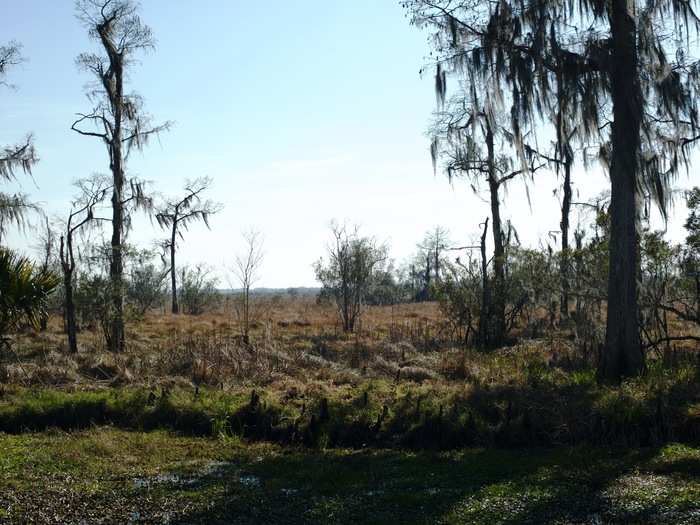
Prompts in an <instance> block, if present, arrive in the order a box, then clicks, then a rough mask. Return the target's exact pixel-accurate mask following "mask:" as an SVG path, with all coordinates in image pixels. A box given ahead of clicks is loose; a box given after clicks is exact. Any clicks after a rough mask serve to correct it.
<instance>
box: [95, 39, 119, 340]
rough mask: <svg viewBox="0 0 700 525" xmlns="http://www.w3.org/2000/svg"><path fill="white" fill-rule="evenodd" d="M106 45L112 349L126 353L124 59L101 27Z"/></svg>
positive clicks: (103, 43) (105, 86) (104, 44)
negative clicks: (109, 76) (110, 126)
mask: <svg viewBox="0 0 700 525" xmlns="http://www.w3.org/2000/svg"><path fill="white" fill-rule="evenodd" d="M98 31H99V34H100V39H101V41H102V45H103V46H104V48H105V49H106V51H107V54H108V55H109V62H110V67H111V68H112V69H113V70H114V83H111V82H107V81H105V82H104V84H105V85H104V88H105V91H106V92H107V95H108V97H109V100H110V104H111V106H112V111H113V113H114V122H113V125H114V129H113V130H112V135H111V137H110V142H109V148H108V149H109V154H110V162H109V168H110V171H111V172H112V178H113V180H114V185H113V187H112V188H113V189H112V258H111V260H110V262H109V278H110V301H111V303H112V305H111V306H112V308H111V317H112V318H111V323H110V324H111V329H110V337H109V339H110V340H109V341H108V342H109V346H110V350H111V351H112V352H122V351H123V350H124V285H123V273H124V262H123V260H122V255H123V254H122V251H123V250H122V242H123V240H122V235H123V232H124V203H123V201H124V165H123V162H124V158H123V154H122V138H123V137H122V114H123V111H124V92H123V90H124V82H123V66H124V64H123V57H122V55H121V54H120V53H118V52H117V49H116V48H115V46H114V43H113V42H112V41H111V37H112V35H111V34H110V33H109V28H107V27H106V26H99V27H98Z"/></svg>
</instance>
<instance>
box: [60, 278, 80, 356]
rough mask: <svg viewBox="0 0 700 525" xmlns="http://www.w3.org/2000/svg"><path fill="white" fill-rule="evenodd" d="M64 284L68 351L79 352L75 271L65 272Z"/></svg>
mask: <svg viewBox="0 0 700 525" xmlns="http://www.w3.org/2000/svg"><path fill="white" fill-rule="evenodd" d="M63 286H64V288H65V292H66V332H67V334H68V351H69V352H70V353H71V354H77V353H78V328H77V325H76V322H75V302H74V301H73V271H72V270H71V271H68V272H64V273H63Z"/></svg>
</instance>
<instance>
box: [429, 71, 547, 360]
mask: <svg viewBox="0 0 700 525" xmlns="http://www.w3.org/2000/svg"><path fill="white" fill-rule="evenodd" d="M442 74H443V72H441V71H439V72H438V79H439V81H438V82H437V84H436V87H437V92H438V93H437V94H438V100H439V105H440V109H439V110H438V111H437V112H436V120H435V123H434V125H433V132H432V135H433V136H432V144H431V148H430V150H431V155H432V158H433V165H434V166H435V165H436V162H437V160H438V159H440V158H443V159H445V166H444V168H445V171H446V172H447V176H448V177H449V179H450V180H452V179H453V178H456V177H465V178H467V179H468V180H469V181H470V182H471V185H472V189H473V190H474V191H475V192H478V191H479V190H480V188H481V186H482V184H483V183H485V184H486V187H487V189H488V196H489V204H490V208H491V225H492V228H491V229H492V234H493V280H492V281H493V286H492V290H491V292H492V293H491V294H489V296H488V297H489V299H490V301H491V304H488V305H486V304H485V305H482V313H483V314H484V315H488V316H489V317H490V319H489V321H488V323H484V324H483V326H488V327H489V333H488V334H485V333H482V334H481V335H480V338H481V340H482V342H483V343H484V344H486V345H487V346H489V347H497V346H499V345H501V344H502V343H503V338H504V336H505V332H506V315H505V311H506V304H505V295H506V294H505V266H506V242H505V238H506V235H505V233H504V227H503V220H502V218H501V201H502V194H503V190H504V188H505V186H506V185H507V184H508V183H509V182H510V181H512V180H513V179H514V178H516V177H518V176H521V177H527V176H529V175H531V174H533V173H534V172H535V171H537V170H538V169H540V168H542V167H543V166H544V164H543V163H542V161H541V160H540V159H539V156H538V155H536V154H535V152H534V150H533V149H531V148H525V147H524V145H523V144H522V142H519V141H518V139H517V136H516V135H515V134H514V133H512V132H511V131H509V130H508V129H507V127H506V125H505V123H503V120H504V119H503V118H502V117H500V116H499V114H500V113H501V112H502V105H501V102H500V101H499V100H498V99H495V98H492V97H490V96H489V94H488V92H487V91H485V90H483V89H480V87H479V86H482V87H483V85H484V84H485V83H484V82H483V80H482V79H480V78H477V77H475V76H472V77H470V78H469V82H468V85H467V87H466V89H465V90H464V91H461V90H460V92H459V93H458V94H457V95H455V96H454V97H452V98H451V99H450V100H449V101H447V102H445V93H446V92H445V86H446V84H445V81H444V78H442ZM482 144H483V145H485V146H486V151H484V150H483V148H482ZM499 152H500V153H499Z"/></svg>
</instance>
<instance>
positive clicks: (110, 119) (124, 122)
mask: <svg viewBox="0 0 700 525" xmlns="http://www.w3.org/2000/svg"><path fill="white" fill-rule="evenodd" d="M76 6H77V11H78V18H79V19H80V20H81V21H82V22H83V23H84V25H85V26H86V27H87V29H88V32H89V35H90V37H91V38H93V39H94V40H97V41H98V42H99V44H100V45H101V46H102V51H103V54H95V53H83V54H81V55H79V56H78V58H77V63H78V65H79V66H80V67H81V68H82V69H84V70H86V71H88V72H89V73H91V74H92V75H93V76H94V77H95V78H96V80H97V83H96V85H95V87H94V88H93V89H90V90H89V91H88V94H87V95H88V98H89V100H90V101H91V102H93V104H94V105H93V108H92V111H90V112H89V113H86V114H79V115H78V118H77V119H76V121H75V122H73V125H72V126H71V128H72V129H73V130H74V131H76V132H77V133H79V134H81V135H85V136H89V137H95V138H98V139H100V140H101V141H102V142H103V143H104V144H105V146H106V148H107V152H108V154H109V168H110V172H111V174H112V179H113V186H112V239H111V250H112V253H111V256H110V268H109V275H110V296H111V313H110V317H111V322H110V324H111V329H110V337H109V339H110V340H109V345H110V348H111V350H112V351H113V352H120V351H122V350H123V349H124V312H123V310H124V282H123V273H124V263H123V253H122V252H123V242H124V232H125V227H126V226H125V209H124V202H125V199H124V197H123V194H124V188H125V183H126V175H125V170H126V161H127V160H128V157H129V154H130V153H131V151H133V150H134V149H138V150H140V149H142V148H143V146H144V145H145V144H146V143H147V142H148V139H149V138H150V137H152V136H153V135H155V134H157V133H159V132H161V131H164V130H166V129H167V128H168V127H169V125H170V124H169V123H165V124H162V125H159V126H152V125H151V124H150V119H149V117H148V116H147V115H146V114H145V113H144V111H143V102H142V100H141V97H139V96H138V95H136V94H133V93H132V94H127V93H125V92H124V77H125V74H126V72H127V71H128V69H129V66H131V65H132V64H133V59H134V55H135V54H136V53H137V52H139V51H149V50H151V49H153V48H154V39H153V35H152V34H151V29H150V28H149V27H148V26H146V25H144V24H143V23H142V22H141V19H140V18H139V16H138V14H137V6H136V4H135V3H134V2H132V1H130V0H78V1H77V2H76Z"/></svg>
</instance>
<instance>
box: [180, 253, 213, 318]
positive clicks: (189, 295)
mask: <svg viewBox="0 0 700 525" xmlns="http://www.w3.org/2000/svg"><path fill="white" fill-rule="evenodd" d="M217 282H218V280H217V279H216V277H214V276H212V275H211V270H209V269H208V268H206V267H205V266H202V265H197V266H195V267H193V268H190V267H183V268H182V269H181V270H180V284H179V287H180V289H179V290H178V297H179V301H180V304H181V306H182V311H183V312H185V313H188V314H190V315H200V314H202V313H204V312H205V311H206V310H207V309H208V308H212V307H213V306H214V305H215V304H216V303H217V301H218V300H219V298H220V296H219V292H218V291H217V289H216V285H217Z"/></svg>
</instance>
